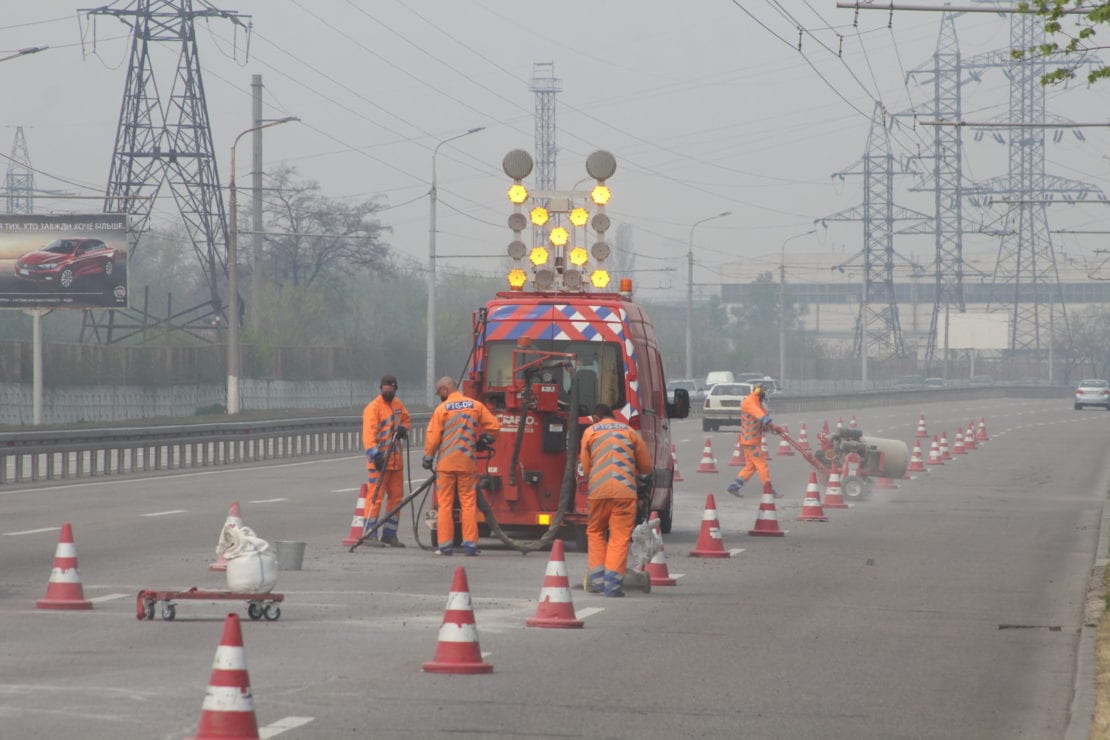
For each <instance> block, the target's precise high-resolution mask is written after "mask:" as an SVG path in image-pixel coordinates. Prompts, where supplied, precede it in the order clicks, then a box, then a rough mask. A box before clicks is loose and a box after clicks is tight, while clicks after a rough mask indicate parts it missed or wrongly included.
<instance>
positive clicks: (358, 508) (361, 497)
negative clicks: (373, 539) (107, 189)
mask: <svg viewBox="0 0 1110 740" xmlns="http://www.w3.org/2000/svg"><path fill="white" fill-rule="evenodd" d="M369 492H370V485H369V484H367V483H363V484H362V485H361V486H359V487H358V501H356V502H355V515H354V517H353V518H352V519H351V531H350V532H348V533H347V538H346V539H345V540H343V547H350V546H351V545H353V544H355V543H356V542H358V541H359V540H361V539H362V532H363V530H364V529H366V494H367V493H369Z"/></svg>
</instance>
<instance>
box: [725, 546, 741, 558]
mask: <svg viewBox="0 0 1110 740" xmlns="http://www.w3.org/2000/svg"><path fill="white" fill-rule="evenodd" d="M742 552H744V548H742V547H734V548H732V549H731V550H729V551H728V556H729V557H730V558H734V557H736V556H737V555H739V554H740V553H742Z"/></svg>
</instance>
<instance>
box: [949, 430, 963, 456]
mask: <svg viewBox="0 0 1110 740" xmlns="http://www.w3.org/2000/svg"><path fill="white" fill-rule="evenodd" d="M952 454H953V455H966V454H967V450H965V449H964V433H963V432H962V431H960V430H959V429H957V430H956V442H955V444H953V445H952Z"/></svg>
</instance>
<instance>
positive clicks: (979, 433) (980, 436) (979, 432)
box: [975, 418, 990, 442]
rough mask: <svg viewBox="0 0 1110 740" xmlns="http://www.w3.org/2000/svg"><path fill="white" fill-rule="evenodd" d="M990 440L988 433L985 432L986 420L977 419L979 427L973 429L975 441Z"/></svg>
mask: <svg viewBox="0 0 1110 740" xmlns="http://www.w3.org/2000/svg"><path fill="white" fill-rule="evenodd" d="M989 440H990V435H988V434H987V420H986V419H983V418H980V419H979V428H978V429H976V430H975V441H976V442H987V441H989Z"/></svg>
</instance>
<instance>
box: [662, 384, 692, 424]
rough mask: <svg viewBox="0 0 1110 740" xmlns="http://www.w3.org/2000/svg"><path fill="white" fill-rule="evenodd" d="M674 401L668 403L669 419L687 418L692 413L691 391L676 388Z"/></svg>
mask: <svg viewBox="0 0 1110 740" xmlns="http://www.w3.org/2000/svg"><path fill="white" fill-rule="evenodd" d="M673 393H674V401H673V402H668V403H667V418H668V419H685V418H686V417H687V416H689V415H690V391H688V390H686V389H685V388H675V389H674V391H673Z"/></svg>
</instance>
